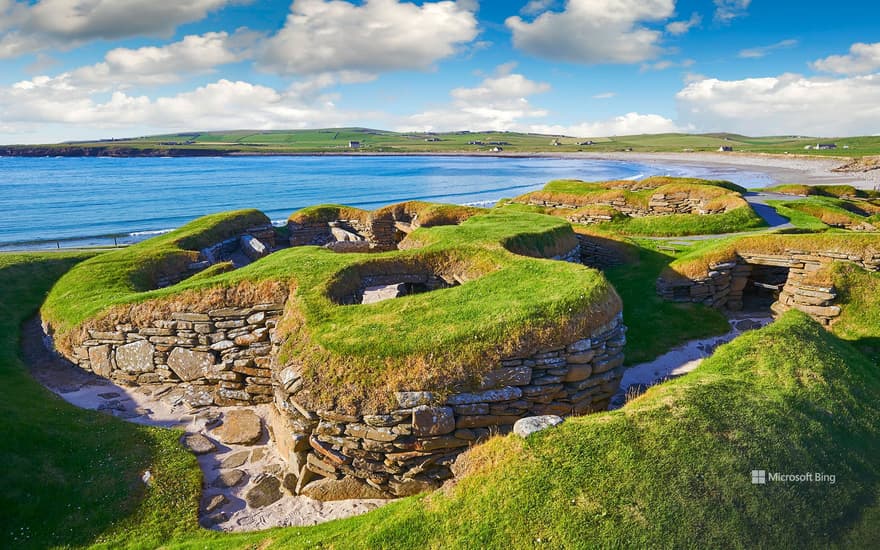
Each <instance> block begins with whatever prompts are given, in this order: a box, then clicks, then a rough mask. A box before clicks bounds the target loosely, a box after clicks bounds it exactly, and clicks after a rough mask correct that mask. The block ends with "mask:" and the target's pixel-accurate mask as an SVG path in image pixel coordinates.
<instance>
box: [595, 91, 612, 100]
mask: <svg viewBox="0 0 880 550" xmlns="http://www.w3.org/2000/svg"><path fill="white" fill-rule="evenodd" d="M616 95H617V94H616V93H614V92H602V93H601V94H596V95H594V96H593V99H611V98H612V97H615V96H616Z"/></svg>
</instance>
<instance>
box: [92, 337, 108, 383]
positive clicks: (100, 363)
mask: <svg viewBox="0 0 880 550" xmlns="http://www.w3.org/2000/svg"><path fill="white" fill-rule="evenodd" d="M88 349H89V363H90V364H91V366H92V372H94V373H95V374H97V375H98V376H103V377H105V378H106V377H108V376H110V372H111V371H112V370H113V365H112V364H111V349H110V346H109V345H107V344H103V345H100V346H92V347H90V348H88Z"/></svg>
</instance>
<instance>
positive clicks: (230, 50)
mask: <svg viewBox="0 0 880 550" xmlns="http://www.w3.org/2000/svg"><path fill="white" fill-rule="evenodd" d="M258 36H259V35H258V34H256V33H252V32H248V31H246V30H241V31H239V32H236V33H235V34H233V35H230V34H228V33H226V32H209V33H205V34H202V35H189V36H185V37H184V38H183V39H182V40H180V41H178V42H174V43H172V44H168V45H165V46H160V47H156V46H148V47H143V48H138V49H129V48H116V49H113V50H110V51H109V52H107V55H105V56H104V61H102V62H100V63H97V64H95V65H90V66H88V67H82V68H79V69H76V70H74V71H73V72H72V74H71V76H72V77H73V79H74V80H75V81H77V82H80V83H84V84H121V85H129V84H166V83H169V82H174V81H177V80H180V79H181V78H182V77H183V76H185V75H189V74H198V73H206V72H210V71H211V70H213V69H214V68H215V67H218V66H220V65H225V64H228V63H234V62H236V61H241V60H242V59H245V58H246V57H247V56H248V55H249V50H250V48H251V47H252V46H253V44H254V43H255V41H256V39H257V38H258Z"/></svg>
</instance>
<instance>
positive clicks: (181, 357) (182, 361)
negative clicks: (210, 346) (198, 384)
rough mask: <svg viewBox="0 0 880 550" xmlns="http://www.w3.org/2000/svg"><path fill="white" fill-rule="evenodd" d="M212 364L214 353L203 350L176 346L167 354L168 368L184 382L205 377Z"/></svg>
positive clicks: (213, 362)
mask: <svg viewBox="0 0 880 550" xmlns="http://www.w3.org/2000/svg"><path fill="white" fill-rule="evenodd" d="M214 364H215V360H214V354H213V353H208V352H203V351H193V350H190V349H186V348H181V347H176V348H174V349H173V350H171V353H170V354H169V355H168V368H170V369H171V370H172V371H174V374H176V375H177V376H178V377H179V378H180V379H181V380H183V381H184V382H189V381H192V380H197V379H199V378H203V377H205V376H206V375H207V374H208V373H210V372H211V367H213V366H214Z"/></svg>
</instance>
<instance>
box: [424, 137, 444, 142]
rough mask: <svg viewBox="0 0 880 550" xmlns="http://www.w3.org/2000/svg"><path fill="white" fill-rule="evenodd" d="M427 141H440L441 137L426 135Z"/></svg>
mask: <svg viewBox="0 0 880 550" xmlns="http://www.w3.org/2000/svg"><path fill="white" fill-rule="evenodd" d="M425 141H440V138H438V137H426V138H425Z"/></svg>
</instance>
